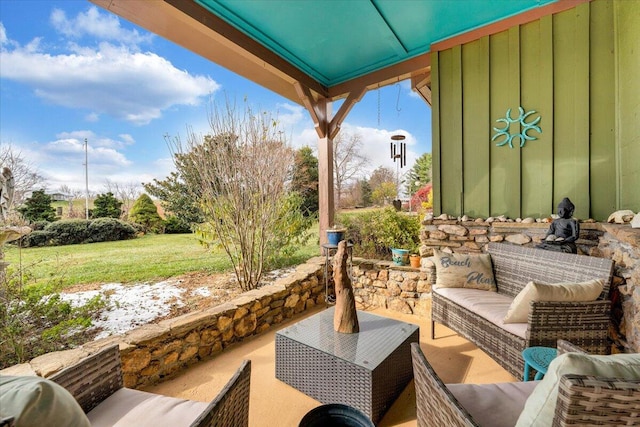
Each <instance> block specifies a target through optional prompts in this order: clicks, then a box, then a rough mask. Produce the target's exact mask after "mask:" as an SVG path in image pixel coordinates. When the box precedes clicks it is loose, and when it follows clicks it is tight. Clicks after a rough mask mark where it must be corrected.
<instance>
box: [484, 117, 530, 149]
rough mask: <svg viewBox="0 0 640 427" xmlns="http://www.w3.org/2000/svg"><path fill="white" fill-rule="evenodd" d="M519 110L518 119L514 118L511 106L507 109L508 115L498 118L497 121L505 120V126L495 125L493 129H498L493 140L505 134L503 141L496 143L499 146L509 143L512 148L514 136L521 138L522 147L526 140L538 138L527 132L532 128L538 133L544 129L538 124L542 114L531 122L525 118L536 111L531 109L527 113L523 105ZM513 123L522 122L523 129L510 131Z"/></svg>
mask: <svg viewBox="0 0 640 427" xmlns="http://www.w3.org/2000/svg"><path fill="white" fill-rule="evenodd" d="M518 111H519V112H520V115H519V116H518V118H516V119H512V118H511V108H509V109H508V110H507V116H506V117H505V118H504V119H497V120H496V122H503V123H504V124H505V125H504V128H502V129H500V128H497V127H494V128H493V130H495V131H496V134H495V135H493V138H491V141H495V140H496V139H498V138H500V137H501V136H504V138H505V139H503V140H502V141H500V142H498V143H496V146H498V147H502V146H503V145H506V144H509V147H510V148H513V139H514V138H520V147H524V144H525V142H527V141H534V140H536V139H538V138H537V137H535V136H531V135H529V134H527V132H529V131H531V130H535V131H538V133H542V130H541V129H540V126H537V125H538V123H540V116H538V118H536V119H535V120H534V121H532V122H530V123H526V122H525V119H526V118H527V117H528V116H530V115H531V114H535V111H533V110H532V111H529V112H527V113H525V112H524V108H522V107H518ZM511 123H520V126H522V128H521V129H522V131H521V132H520V133H514V134H511V132H510V131H509V128H510V127H511Z"/></svg>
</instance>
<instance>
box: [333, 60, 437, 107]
mask: <svg viewBox="0 0 640 427" xmlns="http://www.w3.org/2000/svg"><path fill="white" fill-rule="evenodd" d="M430 67H431V53H429V52H427V53H423V54H422V55H418V56H414V57H413V58H409V59H407V60H405V61H402V62H399V63H397V64H395V65H390V66H388V67H386V68H382V69H380V70H377V71H373V72H371V73H369V74H366V75H364V76H361V77H356V78H355V79H351V80H347V81H346V82H343V83H339V84H337V85H334V86H331V87H330V88H329V99H330V100H332V101H333V100H335V99H340V98H344V97H345V96H346V95H347V94H349V93H351V92H354V91H358V90H360V88H363V87H364V88H366V89H377V88H380V87H382V86H387V85H390V84H394V83H397V82H399V81H401V80H406V79H408V78H411V76H412V75H415V74H420V73H424V72H426V71H427V70H429V69H430Z"/></svg>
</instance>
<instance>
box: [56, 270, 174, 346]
mask: <svg viewBox="0 0 640 427" xmlns="http://www.w3.org/2000/svg"><path fill="white" fill-rule="evenodd" d="M183 293H184V289H181V288H179V287H177V286H175V285H173V284H171V283H170V282H168V281H164V282H158V283H154V284H148V283H142V284H135V285H130V286H123V285H122V284H120V283H107V284H105V285H102V286H101V287H100V289H98V290H93V291H84V292H75V293H72V294H65V293H62V294H60V296H61V298H63V299H64V300H66V301H69V302H71V303H72V304H74V305H82V304H85V303H86V302H87V301H88V300H90V299H91V298H93V297H94V296H96V295H103V298H104V299H106V300H107V301H108V306H109V308H108V309H106V310H104V311H103V312H102V313H101V316H100V318H99V319H98V320H94V321H93V325H94V327H96V328H101V329H102V331H101V332H100V333H99V334H98V335H96V337H95V339H100V338H105V337H108V336H111V335H114V334H123V333H125V332H127V331H130V330H131V329H135V328H137V327H138V326H142V325H146V324H147V323H149V322H152V321H153V320H155V319H157V318H158V317H161V316H166V315H168V314H169V312H170V309H171V307H172V306H174V305H175V306H178V307H180V306H182V305H183V302H182V299H181V296H182V294H183Z"/></svg>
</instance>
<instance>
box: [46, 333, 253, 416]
mask: <svg viewBox="0 0 640 427" xmlns="http://www.w3.org/2000/svg"><path fill="white" fill-rule="evenodd" d="M250 376H251V362H250V361H249V360H245V361H243V362H242V364H241V366H240V368H238V370H237V371H236V373H235V374H234V375H233V377H232V378H231V379H230V380H229V381H228V382H227V384H226V385H225V387H224V388H223V389H222V391H221V392H220V393H219V394H218V396H217V397H216V398H214V399H213V401H211V402H210V403H206V402H195V401H189V400H183V399H177V398H172V397H165V396H160V395H154V394H152V393H147V392H143V391H138V390H132V389H128V388H125V387H123V378H122V368H121V364H120V352H119V350H118V346H117V345H114V346H111V347H108V348H105V349H103V350H101V351H99V352H97V353H96V354H93V355H91V356H89V357H87V358H85V359H83V360H81V361H80V362H78V363H76V364H75V365H72V366H69V367H67V368H65V369H63V370H62V371H60V372H58V373H56V374H54V375H52V376H51V377H50V378H49V379H50V380H52V381H54V382H56V383H58V384H60V385H61V386H63V387H64V388H66V389H67V390H68V391H69V392H70V393H71V394H72V395H73V397H74V398H75V399H76V401H77V402H78V403H79V404H80V406H81V407H82V409H83V411H84V412H85V413H86V414H87V416H88V417H89V421H90V422H91V424H92V425H105V426H106V425H111V426H113V425H118V426H123V425H131V426H136V427H140V426H145V425H146V426H154V427H155V426H161V425H173V426H177V425H188V426H191V427H195V426H197V427H203V426H220V427H222V426H224V427H246V426H248V424H249V388H250Z"/></svg>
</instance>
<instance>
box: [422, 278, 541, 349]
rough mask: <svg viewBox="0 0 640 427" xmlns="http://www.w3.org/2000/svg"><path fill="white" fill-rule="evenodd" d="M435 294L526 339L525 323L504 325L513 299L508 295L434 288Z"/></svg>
mask: <svg viewBox="0 0 640 427" xmlns="http://www.w3.org/2000/svg"><path fill="white" fill-rule="evenodd" d="M436 294H437V295H442V296H443V297H445V298H447V299H448V300H450V301H452V302H454V303H455V304H457V305H459V306H460V307H463V308H466V309H467V310H469V311H470V312H472V313H474V314H477V315H478V316H480V317H483V318H485V319H487V320H488V321H489V322H491V323H493V324H494V325H496V326H499V327H500V328H502V329H504V330H505V331H507V332H510V333H512V334H514V335H515V336H518V337H520V338H522V339H523V340H524V339H526V338H527V329H528V328H529V325H528V324H527V323H504V316H505V315H506V314H507V310H509V305H510V304H511V301H513V298H512V297H510V296H508V295H504V294H500V293H498V292H487V291H481V290H479V289H464V288H439V289H435V288H434V289H433V295H436Z"/></svg>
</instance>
